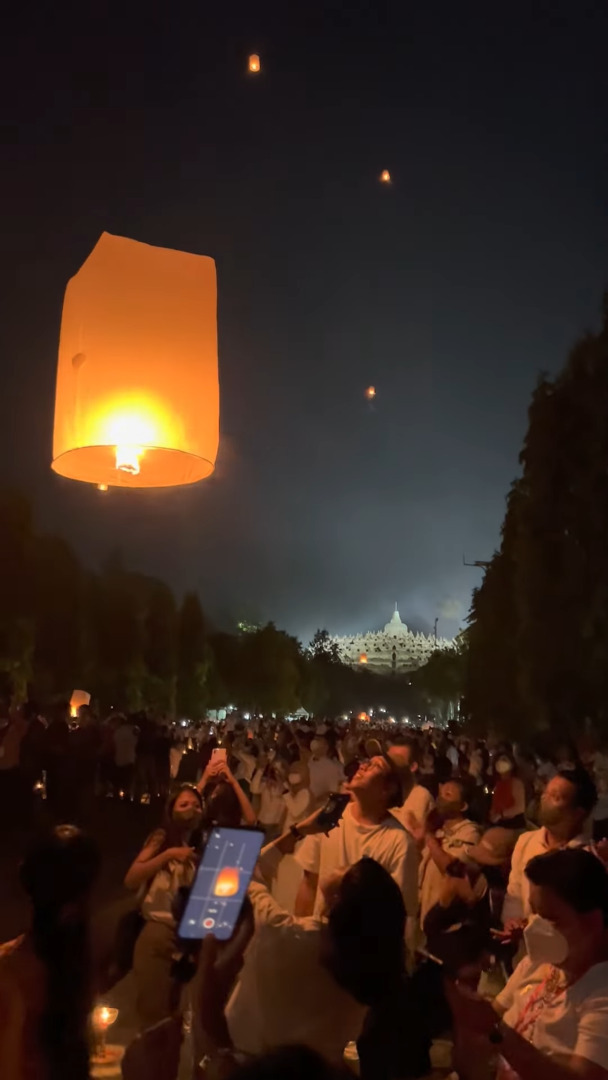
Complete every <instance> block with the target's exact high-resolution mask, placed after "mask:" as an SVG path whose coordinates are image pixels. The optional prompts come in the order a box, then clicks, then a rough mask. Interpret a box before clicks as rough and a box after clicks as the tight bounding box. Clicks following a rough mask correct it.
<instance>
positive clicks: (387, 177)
mask: <svg viewBox="0 0 608 1080" xmlns="http://www.w3.org/2000/svg"><path fill="white" fill-rule="evenodd" d="M380 179H381V181H382V183H383V184H390V182H391V174H390V172H389V171H388V169H383V170H382V172H381V173H380Z"/></svg>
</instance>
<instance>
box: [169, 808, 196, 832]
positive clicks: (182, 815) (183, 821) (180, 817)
mask: <svg viewBox="0 0 608 1080" xmlns="http://www.w3.org/2000/svg"><path fill="white" fill-rule="evenodd" d="M202 816H203V815H202V812H201V811H200V810H174V811H173V820H174V822H175V824H176V825H185V826H186V827H187V828H189V829H195V828H196V826H197V825H200V823H201V819H202Z"/></svg>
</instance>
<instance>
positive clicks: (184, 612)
mask: <svg viewBox="0 0 608 1080" xmlns="http://www.w3.org/2000/svg"><path fill="white" fill-rule="evenodd" d="M211 664H212V655H211V652H210V649H209V647H208V644H207V636H206V629H205V617H204V615H203V609H202V608H201V604H200V600H199V598H198V596H197V595H196V593H192V592H190V593H186V595H185V597H184V600H183V603H182V605H181V608H180V610H179V618H178V645H177V709H178V712H179V715H180V716H186V717H188V718H190V719H192V720H199V719H200V718H201V716H203V715H204V713H205V709H206V707H207V696H206V690H207V681H208V677H209V672H210V668H211Z"/></svg>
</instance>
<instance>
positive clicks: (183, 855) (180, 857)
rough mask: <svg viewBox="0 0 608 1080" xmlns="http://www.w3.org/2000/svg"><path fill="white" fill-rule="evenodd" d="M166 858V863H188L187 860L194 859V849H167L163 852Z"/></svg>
mask: <svg viewBox="0 0 608 1080" xmlns="http://www.w3.org/2000/svg"><path fill="white" fill-rule="evenodd" d="M165 854H166V856H167V862H170V861H171V860H173V859H175V861H176V862H180V863H184V862H188V859H192V858H194V848H191V847H172V848H167V850H166V852H165Z"/></svg>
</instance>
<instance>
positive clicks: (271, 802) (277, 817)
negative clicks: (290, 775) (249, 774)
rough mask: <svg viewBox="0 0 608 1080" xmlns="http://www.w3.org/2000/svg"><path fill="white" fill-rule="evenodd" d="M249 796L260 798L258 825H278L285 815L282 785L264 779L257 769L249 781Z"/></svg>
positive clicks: (278, 782) (276, 781)
mask: <svg viewBox="0 0 608 1080" xmlns="http://www.w3.org/2000/svg"><path fill="white" fill-rule="evenodd" d="M251 794H252V795H259V796H260V810H259V813H258V821H259V823H260V825H279V824H280V823H281V821H282V820H283V815H284V813H285V803H284V802H283V785H282V783H280V781H278V780H268V779H266V778H265V777H264V773H263V771H262V769H258V771H257V772H256V773H255V775H254V777H253V780H252V781H251Z"/></svg>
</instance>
